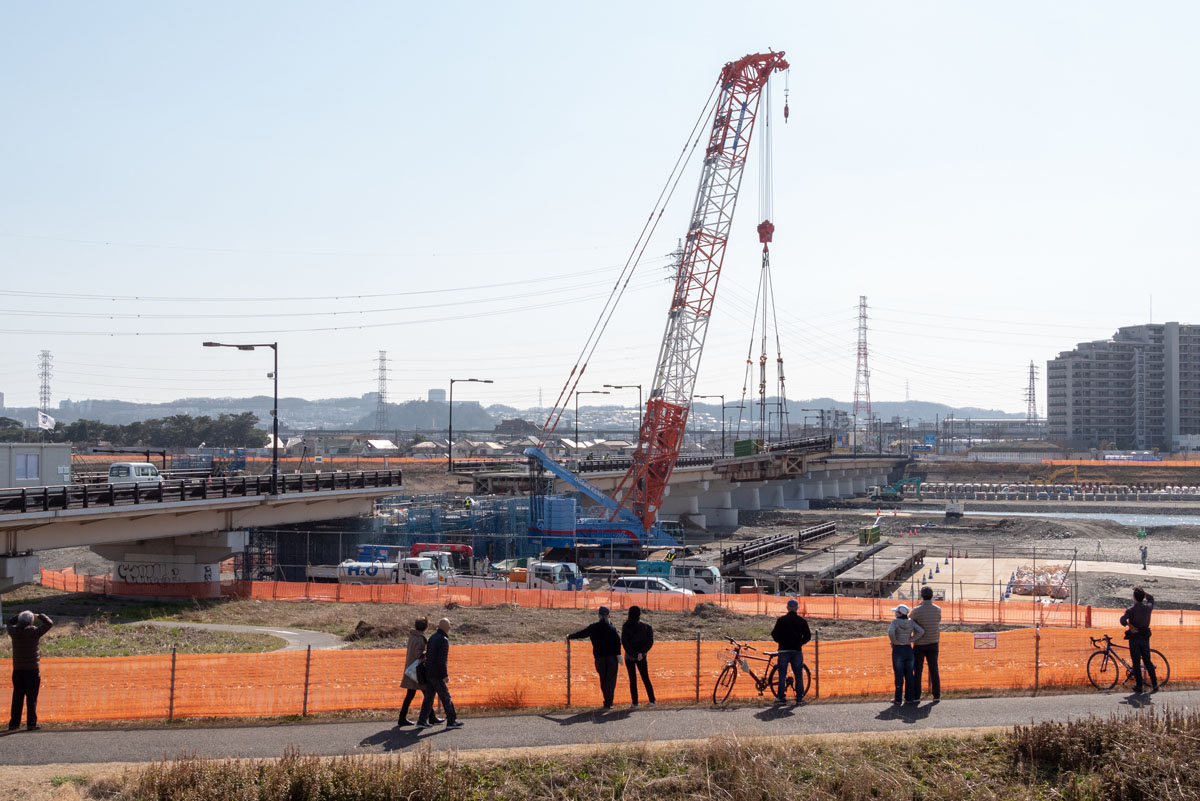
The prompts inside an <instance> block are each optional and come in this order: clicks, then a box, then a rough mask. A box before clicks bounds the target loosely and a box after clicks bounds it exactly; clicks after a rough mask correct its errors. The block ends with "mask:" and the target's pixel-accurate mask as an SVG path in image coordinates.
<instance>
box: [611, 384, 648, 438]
mask: <svg viewBox="0 0 1200 801" xmlns="http://www.w3.org/2000/svg"><path fill="white" fill-rule="evenodd" d="M604 386H605V388H607V389H636V390H637V391H638V430H637V435H636V436H635V437H634V439H640V438H641V435H642V414H643V413H644V412H645V410H644V409H643V408H642V385H641V384H605V385H604Z"/></svg>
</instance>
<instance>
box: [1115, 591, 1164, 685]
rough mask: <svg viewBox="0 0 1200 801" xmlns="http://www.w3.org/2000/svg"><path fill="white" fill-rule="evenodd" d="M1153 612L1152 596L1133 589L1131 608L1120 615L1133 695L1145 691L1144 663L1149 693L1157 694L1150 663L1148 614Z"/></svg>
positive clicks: (1152, 667) (1152, 665)
mask: <svg viewBox="0 0 1200 801" xmlns="http://www.w3.org/2000/svg"><path fill="white" fill-rule="evenodd" d="M1153 611H1154V596H1153V595H1150V594H1149V593H1147V592H1146V591H1145V590H1143V589H1142V588H1141V587H1134V588H1133V606H1131V607H1129V608H1128V609H1126V610H1125V614H1123V615H1121V620H1120V623H1121V625H1122V626H1125V636H1126V637H1127V638H1128V639H1129V657H1130V661H1132V662H1133V678H1134V681H1136V682H1137V683H1136V684H1135V685H1134V687H1133V691H1134V692H1135V693H1142V692H1145V691H1146V684H1145V682H1144V681H1143V679H1142V662H1143V661H1145V663H1146V673H1147V674H1149V676H1150V687H1151V690H1150V692H1152V693H1156V692H1158V674H1157V673H1156V672H1155V670H1154V663H1153V662H1151V661H1150V613H1151V612H1153Z"/></svg>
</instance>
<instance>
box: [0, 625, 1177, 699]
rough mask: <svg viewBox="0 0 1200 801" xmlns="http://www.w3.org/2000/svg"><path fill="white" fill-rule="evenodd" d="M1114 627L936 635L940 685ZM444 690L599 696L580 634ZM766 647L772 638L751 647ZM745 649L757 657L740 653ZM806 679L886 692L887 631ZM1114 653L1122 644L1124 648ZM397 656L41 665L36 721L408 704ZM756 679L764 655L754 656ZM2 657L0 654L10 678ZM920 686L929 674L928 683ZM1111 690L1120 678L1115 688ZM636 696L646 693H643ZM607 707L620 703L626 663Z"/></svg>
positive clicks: (1161, 633) (1020, 688)
mask: <svg viewBox="0 0 1200 801" xmlns="http://www.w3.org/2000/svg"><path fill="white" fill-rule="evenodd" d="M1102 633H1108V634H1111V635H1113V636H1114V638H1115V641H1116V642H1117V643H1118V644H1121V643H1122V642H1123V640H1121V639H1119V635H1120V631H1119V630H1114V629H1107V630H1100V629H1050V630H1047V629H1021V630H1016V631H1006V632H997V633H990V634H972V633H961V632H947V633H943V634H942V637H941V647H940V651H941V654H940V665H941V681H942V689H943V691H944V692H948V693H953V692H956V691H971V690H993V691H994V690H1001V691H1017V692H1037V691H1038V690H1040V689H1045V688H1049V687H1055V688H1071V689H1084V688H1086V687H1088V686H1090V685H1089V683H1088V678H1087V672H1086V666H1087V660H1088V658H1089V657H1090V656H1091V655H1092V654H1093V653H1095V649H1094V648H1093V647H1092V645H1091V643H1090V642H1089V640H1088V637H1089V636H1099V635H1100V634H1102ZM453 636H454V635H453V632H451V640H452V644H451V648H450V674H451V675H450V682H449V684H450V692H451V694H452V695H453V697H454V702H455V705H456V706H459V707H463V708H471V707H486V708H494V709H522V708H531V707H537V708H546V707H594V706H598V705H599V704H600V702H601V698H600V690H599V686H598V682H597V680H596V671H595V667H594V662H593V659H592V655H591V646H590V644H589V643H588V642H586V641H581V642H573V643H570V644H568V643H565V642H542V643H502V644H495V645H455V644H453ZM1198 638H1200V629H1196V628H1165V629H1156V632H1155V634H1154V637H1153V639H1152V640H1151V644H1152V645H1153V647H1154V648H1156V649H1158V650H1160V651H1162V652H1163V653H1164V654H1165V655H1166V656H1167V658H1168V659H1169V660H1170V663H1171V677H1170V682H1171V684H1177V683H1181V682H1194V681H1200V648H1197V647H1196V646H1197V639H1198ZM752 644H753V645H754V646H755V647H757V648H759V649H761V650H770V649H773V648H774V646H773V645H772V644H770V643H763V642H759V643H752ZM727 648H728V643H724V642H717V641H701V640H700V639H699V638H697V639H695V640H689V641H674V642H659V643H656V644H655V646H654V648H653V649H652V650H651V652H650V653H649V655H648V657H647V661H648V662H649V665H650V673H651V678H652V681H653V683H654V689H655V694H656V696H657V700H659V701H664V702H681V703H711V699H712V690H713V685H714V684H715V682H716V680H717V676H718V675H719V673H720V671H721V670H722V669H723V668H724V666H725V662H724V661H723V659H722V652H724V651H725V650H726V649H727ZM748 653H749V654H750V655H751V656H753V655H754V653H753V652H748ZM804 654H805V660H806V663H807V664H808V666H809V669H810V670H811V671H812V674H813V683H812V686H811V689H810V693H809V697H808V700H810V701H819V700H820V699H825V698H846V697H856V696H857V697H870V696H877V697H880V696H881V697H887V698H890V697H891V695H892V692H893V687H894V683H893V675H892V665H891V647H890V645H889V643H888V640H887V638H886V637H872V638H868V639H855V640H834V641H828V640H826V641H819V638H818V640H817V641H814V642H813V643H810V644H809V645H808V646H807V647H806V648H805V651H804ZM1121 654H1122V655H1123V656H1127V652H1125V651H1122V652H1121ZM404 656H405V651H404V650H386V651H384V650H379V651H366V650H364V651H313V650H308V651H284V652H277V653H269V654H180V655H175V654H165V655H161V656H133V657H113V658H89V659H43V660H42V689H41V695H40V698H39V703H38V707H39V713H40V717H41V718H42V719H43V720H45V721H54V722H69V721H82V720H145V719H162V718H166V719H173V718H210V717H275V716H285V715H306V714H318V713H328V712H345V711H354V710H372V709H374V710H384V709H395V708H396V707H398V706H399V703H400V700H401V699H402V698H403V694H404V691H403V690H402V689H401V687H400V679H401V677H402V675H403V671H404V667H405V666H404ZM750 664H751V667H752V668H753V669H754V671H755V672H756V673H758V674H759V675H762V674H763V673H764V671H763V666H765V663H764V662H758V661H752V662H751V663H750ZM10 671H11V661H10V660H0V673H2V674H3V675H8V674H9V672H10ZM927 683H928V680H927V679H926V684H927ZM1117 687H1118V691H1119V690H1121V689H1125V690H1128V688H1129V685H1128V684H1126V685H1124V687H1122V685H1121V684H1118V685H1117ZM757 697H759V692H758V690H757V688H756V687H755V683H754V681H753V679H752V678H751V677H750V676H748V675H745V674H742V675H740V676H739V677H738V680H737V683H736V685H735V686H734V688H733V693H732V694H731V696H730V698H731V699H736V700H746V699H754V698H757ZM643 700H645V697H644V696H643ZM616 701H617V703H618V704H625V703H628V702H629V687H628V681H627V677H626V672H625V669H624V667H623V666H622V668H621V674H620V678H619V681H618V682H617V695H616Z"/></svg>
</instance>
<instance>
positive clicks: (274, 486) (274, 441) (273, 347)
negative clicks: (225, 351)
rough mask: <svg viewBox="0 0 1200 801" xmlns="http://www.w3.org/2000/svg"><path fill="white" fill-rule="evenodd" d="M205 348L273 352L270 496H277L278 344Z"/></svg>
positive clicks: (221, 344) (216, 344)
mask: <svg viewBox="0 0 1200 801" xmlns="http://www.w3.org/2000/svg"><path fill="white" fill-rule="evenodd" d="M204 347H206V348H237V349H238V350H254V349H255V348H270V349H271V350H272V351H274V352H275V369H274V370H273V371H272V372H271V374H270V376H268V377H269V378H271V379H272V380H273V381H274V382H275V392H274V402H273V405H272V406H271V494H272V495H278V494H279V343H278V342H258V343H255V344H253V345H233V344H229V343H226V342H205V343H204Z"/></svg>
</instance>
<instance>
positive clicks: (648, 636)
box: [621, 606, 654, 709]
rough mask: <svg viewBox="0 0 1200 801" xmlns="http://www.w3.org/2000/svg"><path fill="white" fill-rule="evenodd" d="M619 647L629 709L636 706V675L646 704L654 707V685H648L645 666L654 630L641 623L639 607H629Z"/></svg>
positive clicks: (651, 645)
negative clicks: (622, 660) (620, 648)
mask: <svg viewBox="0 0 1200 801" xmlns="http://www.w3.org/2000/svg"><path fill="white" fill-rule="evenodd" d="M621 646H622V647H623V648H624V649H625V670H626V671H627V672H628V673H629V698H630V700H631V701H632V703H631V704H630V707H631V708H634V709H636V708H637V705H638V685H637V674H638V673H641V674H642V684H644V685H646V702H647V703H648V704H649V705H650V706H654V685H653V684H651V683H650V667H649V666H648V665H647V664H646V654H647V653H649V652H650V649H651V648H653V647H654V629H653V628H652V627H651V626H650V624H649V623H643V622H642V608H641V607H640V606H631V607H629V616H628V617H626V618H625V624H624V625H623V626H621Z"/></svg>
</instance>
